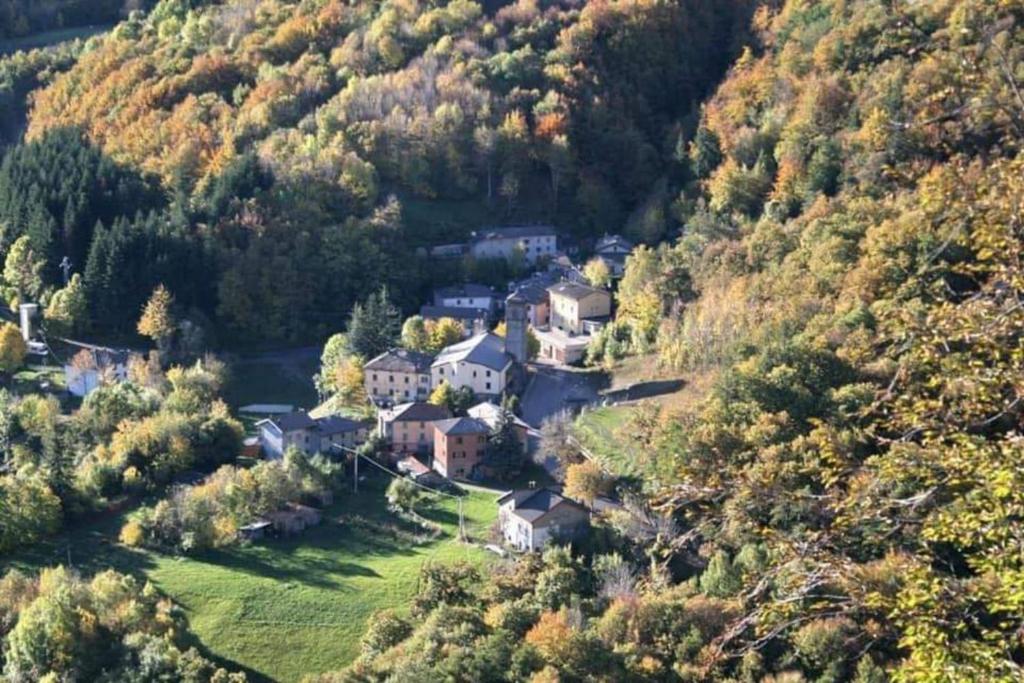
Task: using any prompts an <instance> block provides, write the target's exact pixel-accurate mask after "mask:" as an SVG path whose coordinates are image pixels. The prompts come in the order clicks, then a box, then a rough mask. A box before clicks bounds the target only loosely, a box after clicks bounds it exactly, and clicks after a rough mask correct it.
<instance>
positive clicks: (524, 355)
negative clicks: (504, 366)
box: [505, 294, 529, 363]
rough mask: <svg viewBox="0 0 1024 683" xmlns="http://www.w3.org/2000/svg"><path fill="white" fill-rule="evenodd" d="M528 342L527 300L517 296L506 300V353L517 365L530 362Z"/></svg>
mask: <svg viewBox="0 0 1024 683" xmlns="http://www.w3.org/2000/svg"><path fill="white" fill-rule="evenodd" d="M528 348H529V347H528V346H527V341H526V299H523V298H521V297H519V296H517V295H515V294H513V295H511V296H510V297H509V298H508V299H506V300H505V351H506V352H508V354H509V355H510V356H512V357H513V358H514V359H515V360H516V362H517V363H525V362H526V361H527V360H528V356H529V350H528Z"/></svg>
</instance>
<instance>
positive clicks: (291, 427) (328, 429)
mask: <svg viewBox="0 0 1024 683" xmlns="http://www.w3.org/2000/svg"><path fill="white" fill-rule="evenodd" d="M372 428H373V424H372V423H371V422H369V421H364V420H351V419H349V418H346V417H342V416H340V415H326V416H323V417H319V418H314V417H311V416H310V415H309V413H307V412H306V411H304V410H299V411H296V412H293V413H287V414H285V415H279V416H277V417H273V418H267V419H265V420H260V421H259V422H257V423H256V429H257V430H258V433H259V440H260V446H261V447H262V449H263V453H264V455H265V456H266V457H267V458H270V459H272V460H273V459H280V458H281V457H283V456H284V453H285V451H287V450H288V449H289V448H293V447H294V448H297V449H298V450H299V451H301V452H302V453H305V454H306V455H316V454H324V455H334V454H337V453H338V452H339V451H343V450H344V449H346V448H349V449H351V448H355V447H356V446H359V445H360V444H363V443H365V442H366V440H367V439H368V438H369V436H370V431H371V429H372Z"/></svg>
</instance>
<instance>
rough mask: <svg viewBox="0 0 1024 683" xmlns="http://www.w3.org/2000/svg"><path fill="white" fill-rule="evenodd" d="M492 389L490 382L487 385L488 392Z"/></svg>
mask: <svg viewBox="0 0 1024 683" xmlns="http://www.w3.org/2000/svg"><path fill="white" fill-rule="evenodd" d="M490 388H491V383H490V382H488V383H487V389H488V391H489V390H490Z"/></svg>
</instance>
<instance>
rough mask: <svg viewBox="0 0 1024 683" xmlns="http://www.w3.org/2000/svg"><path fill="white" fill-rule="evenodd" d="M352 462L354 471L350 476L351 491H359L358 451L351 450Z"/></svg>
mask: <svg viewBox="0 0 1024 683" xmlns="http://www.w3.org/2000/svg"><path fill="white" fill-rule="evenodd" d="M353 453H354V454H353V456H352V459H353V464H354V465H355V466H356V467H355V473H354V474H353V476H352V493H356V494H358V493H359V453H355V452H353Z"/></svg>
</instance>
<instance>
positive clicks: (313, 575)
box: [4, 479, 497, 682]
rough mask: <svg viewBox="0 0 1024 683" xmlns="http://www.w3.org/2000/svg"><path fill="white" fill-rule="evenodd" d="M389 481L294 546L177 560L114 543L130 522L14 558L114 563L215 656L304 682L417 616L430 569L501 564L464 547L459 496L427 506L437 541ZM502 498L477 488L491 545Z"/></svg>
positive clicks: (348, 499) (370, 485)
mask: <svg viewBox="0 0 1024 683" xmlns="http://www.w3.org/2000/svg"><path fill="white" fill-rule="evenodd" d="M385 484H386V482H385V481H383V479H371V480H369V481H367V482H364V484H363V485H362V489H363V490H362V491H361V492H360V494H359V495H358V496H354V495H352V494H351V493H344V494H341V495H339V496H338V501H337V502H336V503H335V504H334V505H333V506H331V507H330V508H328V509H327V510H325V511H324V522H323V523H322V524H321V525H320V526H318V527H315V528H313V529H310V530H307V531H306V532H305V533H304V534H302V535H300V536H296V537H294V538H290V539H280V540H268V541H265V542H262V543H259V544H255V545H251V546H244V547H242V546H240V547H235V548H230V549H226V550H222V551H216V552H210V553H206V554H203V555H202V556H198V557H186V558H176V557H169V556H164V555H160V554H157V553H152V552H145V551H133V550H129V549H127V548H124V547H123V546H120V545H118V544H117V543H116V537H117V531H118V529H119V528H120V523H121V516H113V517H110V518H108V519H106V520H102V521H99V522H97V523H95V524H92V525H88V526H85V527H82V528H79V529H76V530H74V531H73V532H69V533H68V534H66V535H64V536H61V537H58V538H56V539H54V540H52V541H50V542H48V543H45V544H40V545H39V546H37V547H35V548H33V549H31V550H30V551H27V552H25V553H23V554H22V555H21V556H19V557H17V558H14V559H13V560H10V561H7V562H5V563H4V564H6V565H7V566H8V567H11V566H17V567H20V568H23V569H35V568H38V567H39V566H47V565H53V564H58V563H65V564H66V563H67V561H68V553H69V552H70V557H71V561H72V563H73V564H74V565H75V566H76V567H77V568H78V569H79V570H80V571H82V572H83V573H89V572H92V571H97V570H101V569H103V568H105V567H108V566H112V567H114V568H116V569H119V570H121V571H129V572H133V573H136V574H139V575H144V576H145V577H147V578H148V579H149V580H150V581H152V582H153V583H154V584H155V585H156V586H157V587H158V588H159V589H160V590H161V591H163V592H164V593H166V594H167V595H168V596H169V597H171V598H172V599H173V600H174V601H175V602H177V603H178V604H180V605H181V606H182V607H183V608H184V609H185V611H186V613H187V615H188V619H189V624H190V627H191V630H192V632H193V634H194V635H195V636H196V637H197V638H198V640H199V645H200V647H201V649H203V650H204V651H205V652H206V653H207V654H208V655H211V656H213V657H215V658H217V659H218V660H220V661H222V662H223V663H224V664H225V665H228V666H234V667H241V668H244V669H245V670H246V671H247V672H248V673H249V674H250V677H251V678H253V679H254V680H274V681H285V682H290V681H298V680H300V679H301V678H302V677H303V676H304V675H306V674H311V673H319V672H323V671H329V670H335V669H340V668H342V667H344V666H345V665H347V664H348V663H350V662H351V661H352V660H353V659H355V658H356V656H358V654H359V640H360V638H361V637H362V635H363V633H364V631H365V627H366V621H367V619H368V618H369V617H370V615H371V614H372V613H373V612H374V611H376V610H378V609H384V608H393V609H397V610H399V611H406V610H407V609H408V606H409V603H410V600H411V598H412V596H413V595H414V593H415V591H416V584H417V578H418V575H419V571H420V568H421V567H422V565H423V564H424V563H425V562H428V561H439V562H446V563H447V562H454V561H457V560H466V561H468V562H471V563H473V564H475V565H482V564H484V563H486V562H488V561H490V558H491V557H492V556H491V555H490V554H489V553H487V552H486V551H484V550H481V549H479V548H477V547H475V546H472V545H468V544H464V543H461V542H459V541H458V540H457V539H456V533H455V532H456V529H457V523H458V516H457V513H456V510H457V508H456V505H457V504H456V502H455V501H454V500H451V499H444V500H438V502H430V501H427V502H425V503H424V504H423V505H422V506H421V507H420V508H419V512H420V513H421V514H422V515H423V516H425V517H427V518H428V519H430V520H432V521H435V522H437V523H439V524H441V525H442V527H443V528H444V534H443V535H442V536H441V537H439V538H437V539H434V540H425V541H424V540H423V539H419V540H418V539H417V538H416V535H417V533H418V530H417V528H415V527H413V526H412V525H409V524H405V523H402V522H401V521H400V520H398V519H397V518H396V517H395V516H393V515H391V514H390V513H388V512H387V510H386V509H385V503H384V496H383V491H384V486H385ZM496 496H497V493H496V492H494V491H489V490H484V489H473V490H472V491H471V492H470V495H469V496H468V497H466V498H465V499H464V514H465V517H466V524H467V527H468V528H469V530H470V533H471V535H472V536H473V537H474V538H475V539H477V540H483V539H484V538H485V537H486V534H487V530H488V528H489V527H490V525H491V524H492V523H493V520H494V518H495V516H496V507H495V505H494V499H495V497H496Z"/></svg>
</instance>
